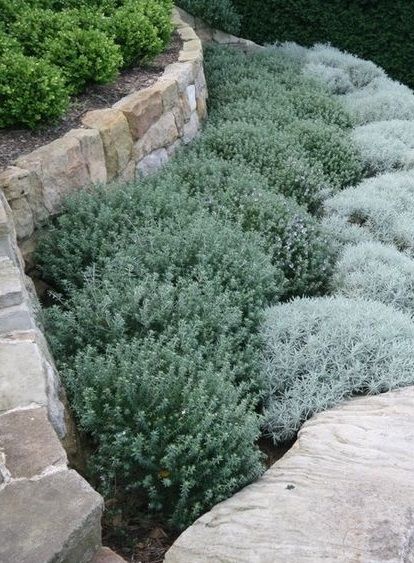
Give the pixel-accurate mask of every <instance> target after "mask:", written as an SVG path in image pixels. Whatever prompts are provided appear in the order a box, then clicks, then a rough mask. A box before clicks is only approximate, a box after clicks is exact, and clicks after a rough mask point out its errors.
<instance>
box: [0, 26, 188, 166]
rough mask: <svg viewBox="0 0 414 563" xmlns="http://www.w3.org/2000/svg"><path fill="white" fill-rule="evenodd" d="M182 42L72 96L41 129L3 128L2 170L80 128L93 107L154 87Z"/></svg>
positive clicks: (0, 132)
mask: <svg viewBox="0 0 414 563" xmlns="http://www.w3.org/2000/svg"><path fill="white" fill-rule="evenodd" d="M181 47H182V41H181V39H180V38H179V36H178V34H174V35H173V36H172V38H171V42H170V44H169V46H168V48H167V50H166V51H164V53H162V54H161V55H159V56H158V57H156V58H155V59H154V60H153V61H152V62H151V63H150V64H147V65H145V66H137V67H134V68H131V69H128V70H126V71H123V72H122V73H121V74H120V75H119V77H118V79H117V80H116V82H114V83H112V84H104V85H92V86H90V87H89V88H87V89H86V90H85V91H84V92H82V94H80V95H78V96H76V97H74V98H73V99H72V102H71V105H70V108H69V110H68V112H67V113H66V115H64V116H63V117H62V118H61V119H60V120H59V121H58V122H56V123H54V124H52V125H46V126H43V127H39V128H38V129H35V130H31V129H14V128H12V129H0V171H1V170H2V169H3V168H4V167H5V166H7V165H8V164H11V163H12V162H13V161H14V160H15V159H16V158H17V157H19V156H21V155H24V154H27V153H29V152H32V151H33V150H35V149H37V148H39V147H41V146H42V145H46V144H47V143H50V142H52V141H54V140H56V139H58V138H59V137H61V136H62V135H64V134H65V133H67V132H68V131H70V130H71V129H76V128H77V127H81V126H82V124H81V119H82V117H83V115H84V114H85V113H86V112H87V111H90V110H94V109H102V108H107V107H110V106H112V105H113V104H114V103H116V102H117V101H119V100H120V99H121V98H123V97H124V96H127V95H128V94H131V93H132V92H136V91H137V90H142V89H143V88H147V87H148V86H152V84H154V82H156V81H157V79H158V78H159V77H160V76H161V75H162V73H163V72H164V69H165V67H166V66H167V65H169V64H171V63H175V62H177V61H178V54H179V51H180V49H181Z"/></svg>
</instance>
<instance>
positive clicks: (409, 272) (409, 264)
mask: <svg viewBox="0 0 414 563" xmlns="http://www.w3.org/2000/svg"><path fill="white" fill-rule="evenodd" d="M332 287H333V290H334V291H335V292H336V293H339V294H341V295H344V296H346V297H360V298H364V299H372V300H374V301H380V302H381V303H384V304H385V305H392V306H393V307H395V308H396V309H400V310H401V311H405V312H406V313H409V314H410V315H413V313H414V260H413V259H412V258H410V257H409V256H407V255H406V254H403V253H402V252H399V251H398V250H397V249H396V248H395V247H393V246H390V245H384V244H382V243H378V242H376V243H373V242H367V243H361V244H359V245H357V246H348V247H346V248H345V249H344V251H343V253H342V255H341V257H340V260H339V261H338V264H337V266H336V272H335V276H334V277H333V280H332Z"/></svg>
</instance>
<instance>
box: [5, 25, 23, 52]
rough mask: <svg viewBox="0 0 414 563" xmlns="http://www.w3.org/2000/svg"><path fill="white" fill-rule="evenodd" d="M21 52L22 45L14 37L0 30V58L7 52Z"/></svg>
mask: <svg viewBox="0 0 414 563" xmlns="http://www.w3.org/2000/svg"><path fill="white" fill-rule="evenodd" d="M10 51H12V52H14V53H16V52H19V51H21V48H20V45H19V43H18V41H17V40H16V39H14V37H11V36H10V35H8V34H7V33H5V32H4V31H3V30H2V29H1V28H0V58H1V57H3V55H4V54H5V53H7V52H10Z"/></svg>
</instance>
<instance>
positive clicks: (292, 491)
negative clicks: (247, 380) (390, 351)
mask: <svg viewBox="0 0 414 563" xmlns="http://www.w3.org/2000/svg"><path fill="white" fill-rule="evenodd" d="M413 439H414V387H408V388H406V389H401V390H399V391H395V392H392V393H385V394H384V395H378V396H376V397H364V398H360V399H355V400H354V401H349V402H348V403H345V404H344V405H343V406H340V407H338V408H336V409H332V410H330V411H326V412H324V413H321V414H319V415H317V416H316V417H314V418H312V419H311V420H310V421H309V422H307V423H306V424H305V425H304V426H303V428H302V430H301V431H300V433H299V437H298V440H297V442H296V444H295V445H294V446H293V448H292V449H291V450H290V451H289V452H288V453H287V454H286V455H285V456H284V457H283V458H282V459H281V460H280V461H278V462H277V463H275V465H273V467H271V469H269V470H268V471H267V473H265V475H264V476H263V477H262V478H261V479H259V480H258V481H257V482H255V483H253V484H252V485H250V486H248V487H246V488H245V489H244V490H242V491H240V492H239V493H237V494H236V495H234V497H232V498H230V499H228V500H226V501H224V502H222V503H221V504H218V505H217V506H216V507H214V508H213V509H212V510H211V511H210V512H209V513H207V514H205V515H204V516H202V517H201V518H200V519H199V520H197V522H195V524H193V525H192V526H191V527H190V528H188V529H187V530H186V531H185V532H184V533H183V534H182V535H181V537H180V538H179V539H178V540H177V542H176V543H175V544H174V545H173V547H172V548H171V549H170V550H169V552H168V553H167V555H166V558H165V560H164V561H165V563H215V562H218V561H220V563H253V562H254V563H322V562H323V563H342V562H344V563H345V562H357V561H358V562H359V563H377V562H378V563H379V562H385V561H387V562H388V563H397V562H404V563H413V562H414V511H413V507H414V481H413V479H412V476H413V474H414V446H413V444H414V442H413Z"/></svg>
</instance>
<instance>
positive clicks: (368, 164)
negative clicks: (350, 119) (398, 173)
mask: <svg viewBox="0 0 414 563" xmlns="http://www.w3.org/2000/svg"><path fill="white" fill-rule="evenodd" d="M352 137H353V141H354V144H355V145H356V146H357V147H358V149H359V153H360V155H361V159H362V162H363V166H364V169H365V173H366V174H367V175H369V176H375V175H377V174H380V173H383V172H392V171H393V170H398V169H404V168H412V167H414V121H408V120H405V121H404V120H400V119H392V120H390V121H376V122H374V123H368V124H367V125H361V126H360V127H356V128H355V129H354V131H353V132H352Z"/></svg>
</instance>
